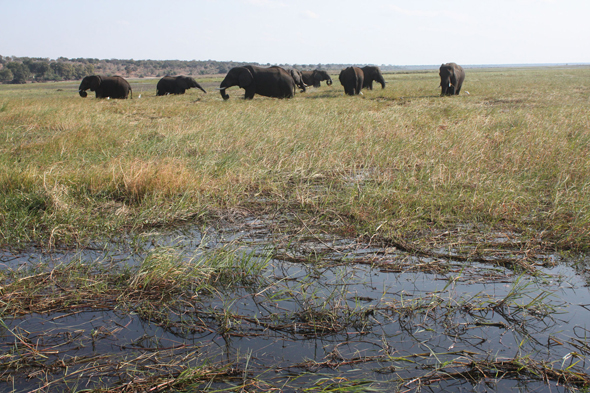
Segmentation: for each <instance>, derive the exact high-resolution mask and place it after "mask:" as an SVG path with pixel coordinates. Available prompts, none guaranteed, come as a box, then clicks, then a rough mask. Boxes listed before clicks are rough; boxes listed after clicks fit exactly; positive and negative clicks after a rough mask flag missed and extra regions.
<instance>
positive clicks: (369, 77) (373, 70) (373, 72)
mask: <svg viewBox="0 0 590 393" xmlns="http://www.w3.org/2000/svg"><path fill="white" fill-rule="evenodd" d="M361 70H363V74H364V76H365V80H364V81H363V89H365V88H366V89H369V90H373V81H376V82H378V83H381V88H382V89H385V79H383V74H381V70H380V69H379V67H376V66H365V67H363V68H361Z"/></svg>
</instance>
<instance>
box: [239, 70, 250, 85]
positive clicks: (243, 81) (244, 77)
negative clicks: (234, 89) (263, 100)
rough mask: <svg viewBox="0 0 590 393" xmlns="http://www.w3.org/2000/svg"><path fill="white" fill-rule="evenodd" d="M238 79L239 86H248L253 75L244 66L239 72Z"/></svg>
mask: <svg viewBox="0 0 590 393" xmlns="http://www.w3.org/2000/svg"><path fill="white" fill-rule="evenodd" d="M238 81H239V82H240V87H246V86H250V85H251V84H252V82H253V81H254V76H252V73H251V72H250V70H249V69H247V68H244V69H243V70H242V72H241V73H240V77H239V79H238Z"/></svg>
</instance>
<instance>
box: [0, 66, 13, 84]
mask: <svg viewBox="0 0 590 393" xmlns="http://www.w3.org/2000/svg"><path fill="white" fill-rule="evenodd" d="M13 78H14V75H12V71H10V69H8V68H6V67H4V68H2V69H1V70H0V82H10V81H11V80H12V79H13Z"/></svg>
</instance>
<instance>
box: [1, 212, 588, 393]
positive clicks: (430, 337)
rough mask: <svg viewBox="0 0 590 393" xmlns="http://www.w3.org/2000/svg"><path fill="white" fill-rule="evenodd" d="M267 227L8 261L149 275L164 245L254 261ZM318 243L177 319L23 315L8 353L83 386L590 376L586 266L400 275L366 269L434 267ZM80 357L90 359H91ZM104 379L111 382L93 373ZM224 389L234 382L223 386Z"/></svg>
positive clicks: (462, 383) (32, 377) (419, 386)
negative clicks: (473, 367)
mask: <svg viewBox="0 0 590 393" xmlns="http://www.w3.org/2000/svg"><path fill="white" fill-rule="evenodd" d="M265 228H266V227H265V226H264V225H262V223H260V222H258V221H256V220H252V221H249V222H246V224H245V226H244V229H243V230H237V231H236V230H234V231H214V230H210V229H209V230H207V231H200V230H198V229H194V228H193V229H190V230H187V231H184V232H183V233H182V234H179V233H176V234H168V235H166V236H163V235H162V234H159V233H154V234H150V235H148V236H146V237H145V238H143V239H142V240H141V241H136V242H135V243H128V247H127V248H126V249H125V250H124V251H118V248H117V247H115V248H113V249H109V247H106V248H103V249H94V250H83V251H79V252H63V251H62V252H53V253H48V254H43V253H28V254H26V255H18V256H15V255H10V254H7V253H5V254H3V255H1V256H0V266H2V268H4V269H19V268H21V269H22V268H24V267H25V266H27V265H30V264H38V263H44V264H47V266H49V267H52V266H56V265H58V264H64V263H68V262H69V261H73V260H82V261H93V262H96V263H98V264H104V265H107V266H110V267H112V268H113V269H116V268H117V267H120V266H123V265H127V266H137V265H139V264H141V261H142V260H144V259H145V256H146V254H148V253H150V252H152V251H154V250H158V249H162V248H166V247H174V248H175V249H181V250H183V252H184V253H185V254H186V258H188V259H190V258H192V257H194V256H195V254H197V255H200V254H203V253H206V251H207V250H209V249H215V248H216V247H222V246H225V245H228V244H230V245H232V247H233V246H235V247H238V248H241V249H244V250H247V251H248V252H252V251H256V250H257V247H261V248H264V249H268V241H262V240H261V239H265V236H267V234H266V233H265V231H266V229H265ZM203 233H206V235H203ZM139 243H141V247H137V245H138V244H139ZM129 244H130V245H129ZM316 246H317V248H318V249H321V252H318V255H319V254H321V257H316V258H315V259H313V260H314V261H315V262H309V263H294V262H288V261H285V260H281V259H271V260H270V263H269V264H268V265H267V267H266V268H265V269H264V271H263V277H261V283H262V284H258V285H256V286H249V285H242V286H236V287H232V288H223V287H220V288H218V292H217V293H216V294H214V295H213V294H207V295H203V296H196V297H195V300H194V303H193V304H192V305H191V307H189V308H187V309H186V310H185V311H184V312H183V313H174V312H171V313H170V315H169V321H167V323H166V324H162V323H159V321H154V320H150V319H149V318H147V317H146V316H145V315H139V314H137V313H135V312H133V311H129V310H113V309H109V308H108V307H107V308H105V309H104V310H91V311H88V310H85V309H81V310H80V311H77V310H72V312H71V313H58V314H51V315H38V314H31V315H27V316H25V317H17V318H11V317H9V316H6V315H5V316H3V321H4V323H5V324H6V326H5V327H4V328H2V329H0V348H1V352H2V353H4V354H13V355H14V353H16V352H18V350H19V348H22V345H24V344H23V343H21V342H19V341H18V340H17V339H16V335H15V334H14V333H18V334H19V335H20V336H23V337H26V338H27V343H28V345H34V346H35V348H36V349H37V351H39V353H40V354H41V355H42V356H43V357H44V358H43V363H44V364H45V365H52V367H53V369H52V371H51V372H50V373H49V375H51V376H52V378H55V379H56V380H57V379H58V378H64V377H65V376H66V375H69V376H70V377H66V378H65V379H66V380H70V381H73V382H72V383H76V384H77V386H79V388H90V387H104V386H105V384H106V385H115V384H117V383H119V382H122V381H124V380H125V379H124V373H123V372H122V373H120V374H113V373H112V371H110V370H112V368H109V367H107V366H108V365H109V364H111V365H112V364H113V363H117V362H118V363H125V362H126V361H128V362H129V367H132V368H134V369H138V370H143V369H145V370H149V367H148V366H149V365H150V362H155V359H154V357H157V362H158V363H159V364H167V366H166V367H164V368H158V371H157V372H163V370H164V369H165V371H166V372H167V373H175V372H180V371H182V370H183V369H185V368H186V367H188V366H193V367H200V366H202V365H203V364H204V363H210V364H214V363H226V364H231V365H233V367H237V368H239V369H241V370H246V372H247V375H249V376H250V377H254V378H256V377H257V376H259V377H258V378H259V379H260V380H264V381H265V384H267V385H266V386H270V385H272V386H275V387H282V389H283V390H284V391H297V389H299V388H304V387H310V386H316V387H317V388H318V389H319V388H320V387H321V386H322V385H321V384H322V383H324V382H323V381H326V380H325V379H323V378H328V379H329V380H332V381H333V382H334V381H336V382H334V383H336V385H338V384H343V383H345V382H346V383H351V382H350V381H353V380H362V381H365V382H370V383H371V386H373V387H375V388H383V389H385V390H387V389H392V388H395V387H400V386H402V385H403V387H404V389H403V390H407V391H415V390H416V391H417V390H422V391H424V390H425V391H429V390H432V391H441V390H445V391H457V392H463V391H478V392H479V391H487V389H492V390H501V389H502V390H503V389H510V390H515V391H527V392H528V391H531V392H532V391H535V392H537V391H547V392H549V391H550V392H555V391H566V390H567V389H566V388H564V387H563V386H561V384H560V383H556V382H550V383H549V384H545V383H544V382H542V381H539V379H538V378H534V377H530V378H526V377H525V376H522V375H521V376H505V377H503V378H498V377H494V375H493V374H488V375H486V376H485V377H484V376H480V377H479V379H477V380H476V381H468V380H466V379H463V378H456V377H455V378H450V379H448V380H443V379H441V378H430V379H424V380H419V379H417V378H420V377H425V376H428V375H431V374H432V375H435V374H436V373H437V372H439V371H440V372H441V373H442V372H455V371H461V370H465V369H467V368H469V367H468V366H469V364H470V363H471V362H472V361H476V362H477V361H484V360H490V361H492V360H494V361H498V360H502V359H514V358H518V359H523V358H524V359H531V360H534V361H538V362H547V363H550V364H551V367H553V368H555V369H565V368H567V367H569V366H570V365H573V366H572V370H577V371H580V372H584V373H587V372H588V366H589V365H588V364H587V362H586V357H587V355H588V352H589V351H590V346H589V343H588V339H587V336H590V332H589V331H588V329H590V326H588V321H590V318H589V316H590V315H589V312H590V311H589V310H590V292H589V290H588V286H587V283H586V281H585V279H584V276H582V275H580V274H579V272H577V271H576V270H574V267H575V266H580V264H574V263H573V262H574V261H568V260H565V259H562V258H560V257H558V256H550V257H551V258H553V259H555V260H556V261H559V263H558V264H557V265H556V266H555V267H552V268H541V267H540V268H538V270H537V274H536V275H535V276H531V275H528V274H522V275H520V274H515V273H514V272H513V271H511V270H509V269H506V268H502V267H496V266H493V265H490V264H482V263H469V262H454V261H448V262H447V263H448V264H449V265H450V266H452V268H450V269H448V270H447V271H445V272H444V273H437V274H434V273H431V272H428V271H427V272H420V271H412V270H411V269H402V270H404V271H402V272H398V271H395V272H391V271H392V270H391V269H387V268H384V267H383V265H381V266H379V267H376V268H375V267H372V266H371V265H368V264H358V263H355V262H354V261H355V259H356V258H365V257H367V256H373V257H375V258H377V254H378V255H379V256H378V258H380V260H381V261H383V260H384V258H385V257H384V255H385V256H386V257H387V258H389V259H391V260H400V259H403V261H404V264H403V266H411V265H412V264H414V265H415V264H420V263H431V262H432V259H431V258H430V259H429V258H418V257H413V256H409V255H404V254H403V253H401V252H399V251H397V250H383V249H378V248H370V247H367V248H362V247H358V245H357V246H355V247H353V246H352V245H351V242H350V241H346V240H345V239H334V238H331V239H329V240H328V239H323V240H321V241H320V242H318V241H317V240H316ZM304 248H305V247H304V246H301V244H298V247H297V248H296V247H293V248H292V249H290V250H287V251H288V252H290V255H296V254H297V253H302V254H304V252H303V251H302V250H303V249H304ZM328 249H329V250H332V251H331V252H332V253H330V252H328V251H327V250H328ZM137 250H139V251H137ZM342 250H344V251H342ZM336 253H338V255H339V256H338V257H337V256H335V255H334V254H336ZM342 255H344V257H343V256H342ZM336 260H339V261H340V263H339V264H337V265H335V264H334V261H336ZM346 261H348V262H346ZM326 262H327V263H326ZM408 270H409V271H408ZM56 348H57V349H56ZM81 358H84V359H86V361H85V362H83V363H80V362H79V360H80V359H81ZM73 359H75V360H76V361H75V362H74V361H73ZM574 364H575V365H574ZM58 365H61V367H58ZM101 370H104V374H101ZM441 370H442V371H441ZM144 372H147V371H144ZM92 374H94V375H100V378H97V377H89V376H90V375H92ZM10 377H11V378H10V379H6V375H5V376H4V378H5V379H4V380H3V382H0V390H2V391H12V389H14V391H29V390H31V389H34V388H39V387H40V386H43V383H42V382H40V381H39V380H38V379H36V377H37V374H36V371H35V368H34V367H33V368H31V369H27V370H26V371H23V372H21V373H18V372H16V373H11V376H10ZM423 381H428V382H429V383H430V384H429V385H424V382H423ZM66 386H68V388H71V386H69V385H67V384H66V383H65V382H63V383H62V382H60V383H58V384H56V385H52V389H53V388H54V387H55V388H59V389H64V388H66ZM214 386H216V387H220V388H221V387H227V385H225V384H224V383H221V382H219V383H216V384H215V385H214ZM324 387H325V386H324Z"/></svg>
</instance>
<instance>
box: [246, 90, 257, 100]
mask: <svg viewBox="0 0 590 393" xmlns="http://www.w3.org/2000/svg"><path fill="white" fill-rule="evenodd" d="M254 94H256V90H255V89H254V88H251V87H247V88H246V93H245V94H244V98H245V99H247V100H251V99H252V98H254Z"/></svg>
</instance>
